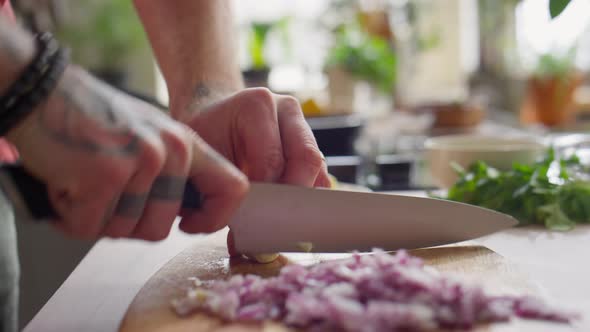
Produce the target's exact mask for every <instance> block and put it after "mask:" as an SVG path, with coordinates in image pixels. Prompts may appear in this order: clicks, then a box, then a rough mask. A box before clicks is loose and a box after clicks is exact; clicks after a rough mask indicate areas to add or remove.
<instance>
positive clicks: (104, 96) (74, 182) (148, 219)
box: [8, 68, 248, 240]
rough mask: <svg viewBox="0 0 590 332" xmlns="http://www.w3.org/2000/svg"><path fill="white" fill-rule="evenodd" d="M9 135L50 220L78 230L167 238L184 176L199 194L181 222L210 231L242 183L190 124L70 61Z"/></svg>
mask: <svg viewBox="0 0 590 332" xmlns="http://www.w3.org/2000/svg"><path fill="white" fill-rule="evenodd" d="M8 138H9V139H10V140H11V141H12V142H13V143H14V144H15V145H16V146H17V148H18V149H19V152H20V154H21V156H22V161H23V163H24V165H25V167H27V168H28V169H29V170H30V171H31V172H32V173H33V174H35V175H36V176H38V177H39V178H40V179H41V180H43V181H44V182H45V183H46V184H47V185H48V190H49V194H50V200H51V202H52V204H53V205H54V207H55V209H56V211H57V212H58V214H59V215H60V217H61V218H60V220H58V221H56V223H55V224H56V225H57V226H58V227H59V228H60V229H62V230H63V231H65V232H66V233H68V234H71V235H74V236H77V237H81V238H96V237H99V236H102V235H106V236H112V237H135V238H141V239H146V240H160V239H163V238H165V237H166V236H167V235H168V233H169V231H170V228H171V225H172V223H173V221H174V219H175V217H176V215H177V213H178V212H179V207H180V202H181V198H182V194H183V189H184V184H185V183H186V181H187V179H188V180H190V181H191V182H192V183H193V184H194V185H196V186H197V187H198V188H199V190H200V191H201V193H203V194H204V195H205V198H206V199H205V202H204V205H203V207H202V209H200V210H199V211H198V212H196V211H189V212H187V211H185V213H184V218H183V220H182V222H181V228H182V229H184V230H186V231H190V232H213V231H216V230H218V229H221V228H223V227H224V226H225V225H226V224H227V222H228V221H229V218H230V216H231V214H233V212H234V211H235V209H236V208H237V207H238V206H239V203H240V202H241V199H242V198H243V196H244V195H245V193H246V191H247V186H248V182H247V179H246V178H245V176H244V175H243V174H242V173H241V172H240V171H239V170H238V169H237V168H235V167H234V166H233V165H232V164H231V163H230V162H228V161H227V160H225V159H224V158H223V157H221V156H220V155H219V154H218V153H217V152H215V151H214V150H213V149H212V148H211V147H209V146H208V145H207V144H206V143H205V142H204V141H203V140H202V139H201V138H200V137H198V136H197V135H196V134H195V133H194V131H192V130H190V129H189V128H187V127H186V126H184V125H183V124H181V123H179V122H176V121H174V120H172V119H171V118H170V117H168V116H167V115H166V114H165V113H163V112H161V111H159V110H157V109H156V108H154V107H152V106H150V105H148V104H146V103H143V102H141V101H139V100H136V99H134V98H131V97H129V96H127V95H124V94H122V93H120V92H117V91H115V90H114V89H111V88H110V87H108V86H107V85H105V84H103V83H101V82H99V81H97V80H95V79H94V78H92V77H91V76H90V75H88V74H86V73H85V72H83V71H81V70H76V69H73V68H69V69H67V71H66V73H65V74H64V77H63V78H62V80H61V81H60V83H59V85H58V87H57V88H56V90H55V91H54V92H53V93H52V95H51V96H50V97H49V99H48V100H47V102H46V103H44V104H43V105H41V106H40V107H39V108H38V109H36V110H35V111H34V112H33V113H32V114H30V115H29V116H28V117H27V118H26V119H25V120H24V121H23V122H22V123H21V124H20V125H19V127H17V128H15V129H13V130H12V131H11V132H9V134H8Z"/></svg>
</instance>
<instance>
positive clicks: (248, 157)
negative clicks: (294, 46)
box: [186, 88, 330, 187]
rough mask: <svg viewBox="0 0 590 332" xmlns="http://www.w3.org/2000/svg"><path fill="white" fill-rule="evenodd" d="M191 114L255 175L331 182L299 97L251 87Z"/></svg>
mask: <svg viewBox="0 0 590 332" xmlns="http://www.w3.org/2000/svg"><path fill="white" fill-rule="evenodd" d="M191 114H192V115H191V116H189V118H188V120H187V121H186V123H187V124H188V125H189V126H190V127H191V128H193V129H194V130H195V131H196V132H197V133H198V134H199V135H200V136H201V137H202V138H203V139H204V140H205V141H206V142H207V143H209V144H210V145H211V146H212V147H213V148H215V149H216V150H217V151H218V152H220V153H221V154H222V155H223V156H225V157H226V158H227V159H229V160H230V161H231V162H233V163H234V165H236V166H237V167H238V168H239V169H240V170H242V172H244V173H245V174H246V175H247V176H248V178H249V179H250V180H252V181H265V182H280V183H286V184H292V185H299V186H307V187H310V186H319V187H329V186H330V179H329V177H328V172H327V166H326V163H325V159H324V157H323V155H322V153H321V152H320V150H319V149H318V145H317V143H316V141H315V138H314V136H313V133H312V131H311V129H310V127H309V125H308V124H307V122H306V121H305V119H304V117H303V113H302V111H301V106H300V105H299V103H298V101H297V100H296V99H295V98H293V97H290V96H282V95H277V94H274V93H271V92H270V91H269V90H268V89H264V88H252V89H245V90H242V91H240V92H238V93H236V94H234V95H232V96H230V97H228V98H225V99H221V100H219V101H217V102H215V103H213V104H210V105H208V106H206V107H205V108H203V109H200V110H197V111H194V110H193V112H192V113H191Z"/></svg>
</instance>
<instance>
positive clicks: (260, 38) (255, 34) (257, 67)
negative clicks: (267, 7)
mask: <svg viewBox="0 0 590 332" xmlns="http://www.w3.org/2000/svg"><path fill="white" fill-rule="evenodd" d="M273 25H274V24H273V23H268V22H254V23H252V25H251V29H250V35H249V37H248V52H249V54H250V61H251V67H250V68H249V69H247V70H244V71H243V72H242V74H243V75H244V80H245V81H246V85H247V86H267V85H268V74H269V72H270V66H269V64H268V61H267V59H266V56H265V54H264V50H265V45H266V40H267V38H268V34H269V32H270V31H271V29H272V28H273Z"/></svg>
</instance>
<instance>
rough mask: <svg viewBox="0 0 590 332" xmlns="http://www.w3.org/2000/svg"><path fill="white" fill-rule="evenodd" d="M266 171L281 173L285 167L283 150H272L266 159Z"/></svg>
mask: <svg viewBox="0 0 590 332" xmlns="http://www.w3.org/2000/svg"><path fill="white" fill-rule="evenodd" d="M263 165H264V167H265V171H267V172H271V173H277V172H278V173H281V172H282V170H283V168H284V167H285V157H284V156H283V151H282V149H281V148H279V147H277V148H274V149H270V150H269V151H268V152H267V153H266V155H265V157H264V164H263Z"/></svg>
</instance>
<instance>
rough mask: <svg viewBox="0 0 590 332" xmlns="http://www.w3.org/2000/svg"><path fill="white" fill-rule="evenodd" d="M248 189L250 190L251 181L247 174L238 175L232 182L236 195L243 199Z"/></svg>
mask: <svg viewBox="0 0 590 332" xmlns="http://www.w3.org/2000/svg"><path fill="white" fill-rule="evenodd" d="M248 190H250V182H248V178H247V177H246V175H244V174H242V173H240V174H238V175H236V176H235V179H234V183H233V184H232V192H233V194H234V196H235V197H236V198H238V199H240V200H241V199H242V198H244V197H245V196H246V194H247V193H248Z"/></svg>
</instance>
